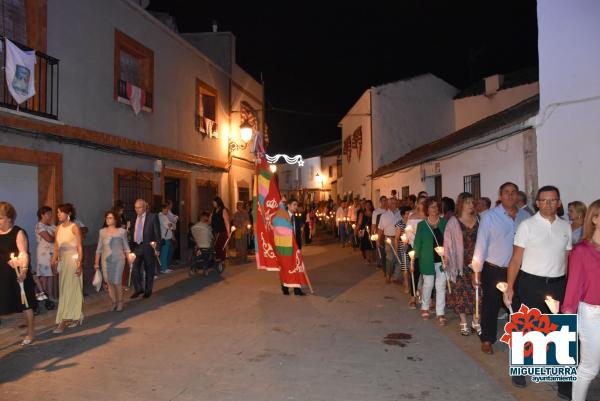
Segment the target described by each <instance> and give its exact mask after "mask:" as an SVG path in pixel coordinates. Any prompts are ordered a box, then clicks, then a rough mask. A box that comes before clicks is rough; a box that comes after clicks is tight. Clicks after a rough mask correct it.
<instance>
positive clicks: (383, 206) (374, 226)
mask: <svg viewBox="0 0 600 401" xmlns="http://www.w3.org/2000/svg"><path fill="white" fill-rule="evenodd" d="M386 211H387V198H386V196H385V195H382V196H380V197H379V207H378V208H377V209H375V210H373V217H372V220H371V234H377V231H378V227H379V220H381V215H382V214H383V213H385V212H386ZM381 244H382V242H381V241H377V247H378V248H379V260H378V261H377V266H379V267H380V268H382V269H385V246H382V245H381ZM383 244H384V245H385V243H383Z"/></svg>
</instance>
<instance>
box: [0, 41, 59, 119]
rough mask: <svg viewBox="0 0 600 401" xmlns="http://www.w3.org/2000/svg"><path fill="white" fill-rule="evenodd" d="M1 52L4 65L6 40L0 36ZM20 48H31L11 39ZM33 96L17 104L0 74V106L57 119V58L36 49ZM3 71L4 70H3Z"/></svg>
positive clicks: (0, 58) (0, 59)
mask: <svg viewBox="0 0 600 401" xmlns="http://www.w3.org/2000/svg"><path fill="white" fill-rule="evenodd" d="M0 41H1V42H2V45H1V46H2V54H0V62H1V64H2V66H5V65H6V59H5V58H6V41H5V40H4V37H3V36H0ZM12 42H13V43H14V44H15V45H16V46H18V47H19V48H20V49H21V50H25V51H30V50H33V49H31V48H29V47H27V46H25V45H23V44H21V43H18V42H14V41H12ZM35 58H36V64H35V72H34V77H33V78H34V82H35V96H33V97H31V98H29V99H28V100H26V101H25V102H23V103H21V104H20V105H17V102H15V100H14V99H13V97H12V96H11V94H10V92H9V91H8V86H7V83H6V75H5V73H4V74H2V81H3V83H2V91H0V107H6V108H9V109H14V110H17V109H18V110H19V111H22V112H24V113H30V114H35V115H38V116H41V117H46V118H52V119H54V120H57V119H58V89H59V72H60V71H59V60H58V59H57V58H54V57H51V56H49V55H47V54H45V53H42V52H40V51H38V50H36V51H35ZM3 72H4V70H3Z"/></svg>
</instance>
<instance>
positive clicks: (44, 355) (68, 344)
mask: <svg viewBox="0 0 600 401" xmlns="http://www.w3.org/2000/svg"><path fill="white" fill-rule="evenodd" d="M236 274H239V272H229V273H228V274H227V275H226V277H231V276H233V275H236ZM223 280H224V277H221V276H219V275H216V274H214V273H213V274H211V275H209V276H208V277H193V278H184V279H182V280H179V281H177V282H175V283H173V284H172V285H170V286H168V287H164V288H160V289H158V290H157V291H155V292H154V293H153V295H152V297H151V298H149V299H142V298H141V297H140V298H139V300H134V301H129V302H128V303H127V304H126V308H125V309H124V310H123V312H108V311H107V312H101V313H97V314H93V315H92V316H90V317H89V318H88V319H86V320H85V321H84V324H83V326H81V327H80V328H74V329H73V328H72V329H66V330H65V332H64V334H62V335H57V334H53V333H52V332H51V331H50V330H48V331H46V332H44V333H41V334H39V335H38V336H37V338H36V342H35V343H33V344H32V345H30V346H27V347H20V348H17V349H15V350H14V351H13V352H10V353H8V354H5V355H3V356H2V357H0V384H1V383H8V382H11V381H14V380H17V379H19V378H21V377H23V376H25V375H28V374H30V373H33V372H36V371H43V372H52V371H56V370H60V369H68V368H71V367H74V366H76V365H77V363H65V361H67V360H69V358H73V357H75V356H77V355H80V354H83V353H85V352H87V351H90V350H92V349H94V348H97V347H99V346H102V345H104V344H106V343H108V342H110V341H112V340H113V339H115V338H116V337H119V336H122V335H124V334H127V332H129V330H130V329H129V328H121V327H117V326H119V325H120V324H121V323H123V322H125V321H127V320H128V319H129V318H132V317H137V316H139V315H141V314H144V313H147V312H151V311H154V310H156V309H158V308H160V307H162V306H163V305H165V304H167V303H172V302H176V301H179V300H181V299H184V298H187V297H190V296H192V295H194V294H196V293H197V292H199V291H202V290H203V289H205V288H207V287H210V286H212V285H214V284H217V283H219V282H221V281H223ZM125 296H126V297H127V296H128V295H127V294H125ZM107 324H108V327H106V328H105V329H103V330H101V331H98V332H94V333H85V334H83V333H82V334H80V335H77V333H78V332H79V333H81V332H83V331H84V330H85V331H92V330H94V329H97V328H99V327H101V326H105V325H107Z"/></svg>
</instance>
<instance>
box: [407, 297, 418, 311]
mask: <svg viewBox="0 0 600 401" xmlns="http://www.w3.org/2000/svg"><path fill="white" fill-rule="evenodd" d="M408 309H417V302H416V301H415V300H414V299H411V300H410V301H409V302H408Z"/></svg>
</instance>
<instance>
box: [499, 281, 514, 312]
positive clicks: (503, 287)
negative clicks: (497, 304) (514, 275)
mask: <svg viewBox="0 0 600 401" xmlns="http://www.w3.org/2000/svg"><path fill="white" fill-rule="evenodd" d="M496 288H497V289H498V291H500V292H501V293H502V294H506V290H508V283H507V282H505V281H500V282H498V284H496ZM502 298H503V299H504V305H506V306H507V307H508V310H509V312H510V314H511V315H512V314H513V313H514V312H513V308H512V305H510V304H509V303H507V302H506V299H505V298H504V297H502Z"/></svg>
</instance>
